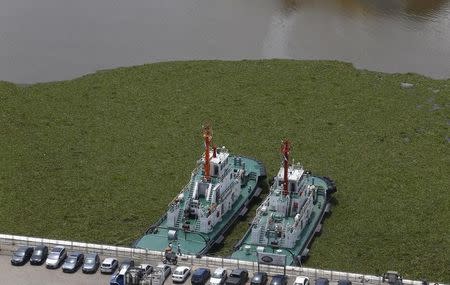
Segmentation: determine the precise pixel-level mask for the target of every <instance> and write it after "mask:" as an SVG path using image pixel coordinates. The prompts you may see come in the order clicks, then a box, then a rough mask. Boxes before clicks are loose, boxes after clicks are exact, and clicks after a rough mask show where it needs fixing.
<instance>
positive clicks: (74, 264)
mask: <svg viewBox="0 0 450 285" xmlns="http://www.w3.org/2000/svg"><path fill="white" fill-rule="evenodd" d="M83 261H84V254H82V253H79V252H74V253H71V254H69V256H68V257H67V259H66V261H65V262H64V264H63V266H62V270H63V271H64V272H71V273H72V272H75V271H77V270H78V268H80V266H81V265H82V264H83Z"/></svg>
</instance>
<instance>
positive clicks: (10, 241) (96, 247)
mask: <svg viewBox="0 0 450 285" xmlns="http://www.w3.org/2000/svg"><path fill="white" fill-rule="evenodd" d="M21 245H27V246H36V245H47V246H49V247H53V246H57V245H62V246H65V247H66V248H67V249H68V250H70V251H82V252H84V253H89V252H96V253H99V254H100V255H102V256H113V257H120V258H133V259H135V260H137V261H140V262H143V263H144V262H148V261H150V260H157V261H160V260H161V259H162V257H163V255H164V254H163V252H159V251H153V250H146V249H140V248H131V247H120V246H112V245H101V244H93V243H83V242H75V241H64V240H54V239H46V238H34V237H26V236H15V235H6V234H0V254H8V255H9V254H11V252H12V251H13V250H15V248H16V247H18V246H21ZM178 263H179V264H180V265H190V266H204V267H228V268H239V267H242V268H246V269H248V270H249V271H253V272H255V271H257V270H258V264H257V263H256V262H249V261H242V260H237V259H228V258H221V257H210V256H203V257H201V258H197V257H196V256H193V255H183V256H182V257H181V258H179V260H178ZM259 267H260V270H261V271H265V272H267V273H268V274H269V275H274V274H280V273H282V272H283V270H284V268H283V267H280V266H273V265H263V264H260V265H259ZM286 274H287V275H290V276H298V275H305V276H308V277H310V278H312V279H317V278H319V277H324V278H328V279H329V280H339V279H347V280H350V281H352V282H355V283H362V284H375V285H376V284H388V283H385V282H383V278H382V277H381V276H375V275H364V274H356V273H348V272H340V271H332V270H322V269H315V268H306V267H297V266H286ZM403 284H405V285H423V282H422V281H415V280H405V279H403ZM429 284H439V283H432V282H430V283H429ZM441 284H442V283H441Z"/></svg>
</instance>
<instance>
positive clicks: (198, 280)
mask: <svg viewBox="0 0 450 285" xmlns="http://www.w3.org/2000/svg"><path fill="white" fill-rule="evenodd" d="M210 277H211V271H209V269H208V268H203V267H201V268H197V269H195V271H194V273H192V277H191V284H193V285H205V284H206V282H207V281H208V279H209V278H210Z"/></svg>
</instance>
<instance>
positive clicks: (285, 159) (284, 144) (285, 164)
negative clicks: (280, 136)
mask: <svg viewBox="0 0 450 285" xmlns="http://www.w3.org/2000/svg"><path fill="white" fill-rule="evenodd" d="M290 151H291V145H290V143H289V141H288V140H287V139H284V140H283V142H282V144H281V153H282V154H283V168H284V181H283V195H284V196H287V195H288V194H289V191H288V171H289V152H290Z"/></svg>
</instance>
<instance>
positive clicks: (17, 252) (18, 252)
mask: <svg viewBox="0 0 450 285" xmlns="http://www.w3.org/2000/svg"><path fill="white" fill-rule="evenodd" d="M24 255H25V251H21V250H20V251H16V252H14V256H18V257H22V256H24Z"/></svg>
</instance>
